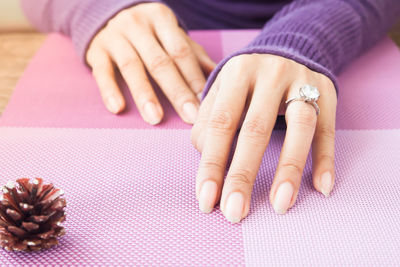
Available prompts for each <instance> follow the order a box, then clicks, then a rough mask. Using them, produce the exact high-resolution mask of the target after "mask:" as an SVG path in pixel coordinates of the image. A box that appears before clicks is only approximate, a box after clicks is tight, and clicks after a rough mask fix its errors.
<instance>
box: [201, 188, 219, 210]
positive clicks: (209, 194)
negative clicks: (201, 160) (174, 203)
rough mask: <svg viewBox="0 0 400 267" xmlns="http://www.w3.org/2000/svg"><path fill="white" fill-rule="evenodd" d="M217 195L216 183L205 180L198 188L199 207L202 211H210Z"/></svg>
mask: <svg viewBox="0 0 400 267" xmlns="http://www.w3.org/2000/svg"><path fill="white" fill-rule="evenodd" d="M216 197H217V184H216V183H215V182H214V181H205V182H204V183H203V185H202V186H201V189H200V194H199V208H200V210H201V211H202V212H204V213H210V212H211V211H212V210H213V208H214V204H215V198H216Z"/></svg>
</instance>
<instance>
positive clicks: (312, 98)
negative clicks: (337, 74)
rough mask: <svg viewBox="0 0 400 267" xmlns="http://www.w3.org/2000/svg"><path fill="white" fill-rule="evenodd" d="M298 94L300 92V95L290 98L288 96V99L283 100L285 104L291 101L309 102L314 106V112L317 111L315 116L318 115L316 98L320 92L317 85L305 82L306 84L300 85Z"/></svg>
mask: <svg viewBox="0 0 400 267" xmlns="http://www.w3.org/2000/svg"><path fill="white" fill-rule="evenodd" d="M299 94H300V97H297V96H296V97H292V98H289V99H288V100H286V101H285V104H286V106H288V105H289V104H290V103H291V102H293V101H304V102H306V103H309V104H311V105H312V106H313V107H314V109H315V112H316V113H317V116H318V115H319V111H320V110H319V106H318V104H317V100H318V98H319V96H320V93H319V91H318V89H317V87H314V86H311V85H308V84H306V85H304V86H302V87H300V89H299Z"/></svg>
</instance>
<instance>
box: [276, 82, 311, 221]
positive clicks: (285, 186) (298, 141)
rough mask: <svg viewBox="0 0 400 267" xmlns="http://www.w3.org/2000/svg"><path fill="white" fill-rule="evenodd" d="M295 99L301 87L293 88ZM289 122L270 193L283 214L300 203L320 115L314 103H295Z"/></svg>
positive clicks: (289, 109)
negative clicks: (308, 157)
mask: <svg viewBox="0 0 400 267" xmlns="http://www.w3.org/2000/svg"><path fill="white" fill-rule="evenodd" d="M294 96H296V97H297V96H298V86H297V85H295V86H293V85H292V88H291V90H289V96H288V99H289V98H291V97H294ZM285 119H286V124H287V130H286V136H285V141H284V143H283V147H282V151H281V154H280V157H279V163H278V167H277V169H276V173H275V178H274V182H273V184H272V187H271V192H270V202H271V203H272V206H273V208H274V210H275V211H276V212H277V213H279V214H283V213H285V212H286V211H287V210H288V209H289V208H290V207H291V206H293V205H294V203H295V201H296V198H297V194H298V191H299V187H300V182H301V177H302V174H303V169H304V166H305V163H306V160H307V156H308V153H309V150H310V146H311V143H312V140H313V136H314V132H315V127H316V122H317V114H316V111H315V109H314V107H313V106H312V105H311V104H309V103H306V102H304V101H293V102H291V103H290V104H289V105H288V106H287V109H286V114H285Z"/></svg>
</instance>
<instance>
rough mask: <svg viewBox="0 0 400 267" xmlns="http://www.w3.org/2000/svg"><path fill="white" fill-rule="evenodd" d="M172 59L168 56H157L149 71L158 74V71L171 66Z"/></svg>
mask: <svg viewBox="0 0 400 267" xmlns="http://www.w3.org/2000/svg"><path fill="white" fill-rule="evenodd" d="M171 63H172V62H171V59H170V58H169V57H168V56H167V55H157V56H155V57H154V58H153V60H152V61H151V63H150V66H149V71H150V72H151V73H157V72H158V71H160V70H162V69H164V68H166V67H169V66H171Z"/></svg>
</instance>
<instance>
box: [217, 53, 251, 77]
mask: <svg viewBox="0 0 400 267" xmlns="http://www.w3.org/2000/svg"><path fill="white" fill-rule="evenodd" d="M248 61H249V60H248V55H240V56H236V57H233V58H231V59H230V60H229V61H228V62H227V63H226V64H225V66H224V67H223V69H222V70H223V71H225V72H226V73H227V74H228V73H229V75H231V76H233V77H235V76H237V77H241V76H242V75H243V73H244V72H245V70H246V69H247V68H248V64H247V63H248Z"/></svg>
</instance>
